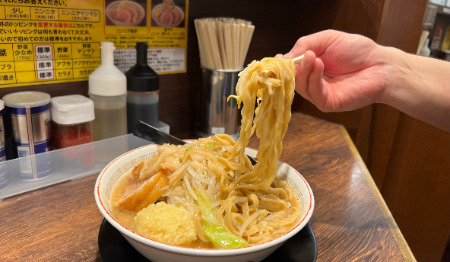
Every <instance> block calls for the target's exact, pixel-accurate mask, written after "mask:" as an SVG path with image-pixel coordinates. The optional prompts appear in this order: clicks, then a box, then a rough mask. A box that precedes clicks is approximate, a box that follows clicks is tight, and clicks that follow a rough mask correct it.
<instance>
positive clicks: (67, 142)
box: [51, 95, 95, 149]
mask: <svg viewBox="0 0 450 262" xmlns="http://www.w3.org/2000/svg"><path fill="white" fill-rule="evenodd" d="M51 112H52V120H53V125H52V128H53V141H54V142H53V147H54V148H55V149H61V148H66V147H69V146H76V145H81V144H84V143H89V142H93V141H94V119H95V115H94V103H93V102H92V100H91V99H89V98H87V97H84V96H82V95H67V96H58V97H54V98H52V111H51Z"/></svg>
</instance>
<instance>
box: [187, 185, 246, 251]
mask: <svg viewBox="0 0 450 262" xmlns="http://www.w3.org/2000/svg"><path fill="white" fill-rule="evenodd" d="M196 194H197V197H198V206H199V207H200V209H201V210H202V227H203V230H204V232H205V235H206V236H207V237H208V238H209V240H210V241H211V243H213V245H214V246H217V247H225V248H237V247H245V246H248V243H247V242H246V241H245V240H244V239H242V238H240V237H239V236H236V235H235V234H233V233H231V232H230V231H229V230H228V229H227V228H226V227H224V226H222V224H220V221H219V219H218V218H217V216H216V212H215V210H214V209H213V208H212V207H211V200H210V199H209V197H208V195H207V194H206V192H204V191H202V190H198V191H197V192H196Z"/></svg>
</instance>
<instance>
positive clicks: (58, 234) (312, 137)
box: [0, 113, 415, 261]
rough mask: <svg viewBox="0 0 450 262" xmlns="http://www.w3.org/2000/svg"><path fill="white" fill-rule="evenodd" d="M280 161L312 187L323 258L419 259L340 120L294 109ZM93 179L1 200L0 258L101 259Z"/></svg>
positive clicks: (314, 220) (313, 224) (313, 221)
mask: <svg viewBox="0 0 450 262" xmlns="http://www.w3.org/2000/svg"><path fill="white" fill-rule="evenodd" d="M253 142H254V141H252V143H251V145H250V146H252V145H253V146H254V145H255V144H254V143H253ZM281 160H282V161H284V162H287V163H288V164H290V165H291V166H293V167H294V168H296V169H297V170H299V171H300V172H301V173H302V174H303V176H304V177H305V178H306V179H307V181H308V182H309V183H310V185H311V187H312V189H313V193H314V196H315V200H316V206H315V210H314V213H313V216H312V219H311V221H310V225H311V227H312V228H313V230H314V232H315V235H316V239H317V244H318V258H317V261H415V259H414V256H413V255H412V253H411V251H410V249H409V247H408V245H407V243H406V242H405V240H404V238H403V236H402V234H401V233H400V231H399V229H398V227H397V225H396V223H395V221H394V219H393V218H392V215H391V213H390V212H389V210H388V208H387V206H386V204H385V202H384V201H383V198H382V197H381V195H380V193H379V191H378V189H377V188H376V186H375V184H374V182H373V180H372V178H371V176H370V174H369V172H368V170H367V169H366V166H365V165H364V163H363V162H362V160H361V158H360V156H359V154H358V152H357V150H356V149H355V147H354V145H353V143H352V141H351V140H350V138H349V136H348V134H347V132H346V130H345V129H344V128H343V127H342V126H340V125H336V124H332V123H329V122H326V121H322V120H319V119H316V118H312V117H310V116H307V115H303V114H300V113H295V114H294V115H293V117H292V120H291V123H290V126H289V130H288V133H287V134H286V137H285V139H284V148H283V153H282V156H281ZM95 180H96V176H90V177H86V178H82V179H79V180H75V181H70V182H65V183H62V184H58V185H54V186H51V187H48V188H44V189H39V190H35V191H33V192H29V193H25V194H22V195H18V196H15V197H11V198H9V199H5V200H3V201H0V232H1V238H0V261H101V257H100V254H99V251H98V244H97V236H98V230H99V227H100V224H101V221H102V215H101V214H100V212H99V211H98V209H97V206H96V204H95V201H94V183H95Z"/></svg>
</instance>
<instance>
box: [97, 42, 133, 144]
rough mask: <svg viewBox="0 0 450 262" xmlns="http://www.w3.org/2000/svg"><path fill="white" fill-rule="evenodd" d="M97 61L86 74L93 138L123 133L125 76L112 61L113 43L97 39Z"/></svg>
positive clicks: (99, 138) (124, 123) (125, 93)
mask: <svg viewBox="0 0 450 262" xmlns="http://www.w3.org/2000/svg"><path fill="white" fill-rule="evenodd" d="M100 48H101V64H100V66H99V67H97V68H96V69H95V70H94V71H93V72H92V73H91V74H90V75H89V97H90V98H91V99H92V101H93V102H94V111H95V120H94V126H95V129H94V139H95V140H96V141H97V140H101V139H105V138H110V137H115V136H120V135H125V134H127V108H126V103H127V101H126V96H127V80H126V77H125V75H124V74H123V73H122V72H121V71H120V70H119V69H118V68H117V67H116V66H115V65H114V49H115V47H114V43H113V42H101V46H100Z"/></svg>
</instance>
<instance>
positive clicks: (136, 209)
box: [94, 58, 314, 262]
mask: <svg viewBox="0 0 450 262" xmlns="http://www.w3.org/2000/svg"><path fill="white" fill-rule="evenodd" d="M294 88H295V66H294V64H293V61H291V60H288V59H282V58H264V59H262V60H261V61H254V62H252V63H251V64H249V65H248V67H247V68H246V69H244V70H243V71H242V72H241V73H240V74H239V80H238V83H237V86H236V95H235V96H231V97H230V98H234V99H236V101H237V103H238V106H241V105H242V108H241V116H242V121H241V129H240V135H239V138H238V139H237V141H235V140H233V139H232V138H231V137H230V136H229V135H227V134H216V135H214V136H213V137H206V138H199V139H198V140H192V141H190V143H186V144H184V145H170V144H164V145H160V146H158V145H154V144H153V145H148V146H144V147H140V148H137V149H135V150H132V151H129V152H127V153H125V154H123V155H121V156H119V157H118V158H116V159H115V160H113V161H112V162H111V163H110V164H108V165H107V166H106V167H105V168H104V169H103V170H102V172H101V173H100V174H99V176H98V178H97V181H96V185H95V190H94V192H95V200H96V203H97V206H98V208H99V210H100V212H101V213H102V214H103V216H104V217H105V219H106V220H107V221H108V222H109V223H110V224H111V225H112V226H113V227H115V228H116V229H117V230H118V231H119V232H120V233H121V234H122V235H123V236H124V237H125V239H127V241H128V242H129V243H130V244H131V245H132V246H133V247H134V248H135V249H136V250H137V251H138V252H140V253H141V254H143V255H144V256H145V257H147V258H148V259H150V260H151V261H183V262H187V261H260V260H263V259H264V258H266V257H267V256H269V255H270V254H271V253H272V252H274V251H275V250H276V249H277V248H278V247H280V246H281V245H282V244H283V243H284V242H286V241H287V240H289V239H290V238H291V237H293V236H294V235H295V234H297V233H298V232H299V231H300V230H301V229H302V228H303V227H304V226H305V225H306V224H307V223H308V221H309V219H310V218H311V216H312V213H313V210H314V196H313V193H312V190H311V188H310V186H309V185H308V183H307V182H306V180H305V178H304V177H303V176H302V175H301V174H300V173H299V172H298V171H297V170H295V169H294V168H292V167H290V166H289V165H288V164H286V163H281V162H279V161H278V160H279V157H280V154H281V151H282V140H283V137H284V135H285V133H286V130H287V127H288V123H289V120H290V117H291V104H292V101H293V98H294ZM255 101H257V103H255ZM255 106H257V108H255ZM267 127H274V128H267ZM253 133H255V134H256V137H257V138H259V147H258V150H253V149H250V148H247V145H248V142H249V139H250V137H251V136H252V134H253ZM248 156H251V157H254V158H256V159H257V160H258V162H257V163H256V164H253V163H252V162H251V161H250V159H249V157H248Z"/></svg>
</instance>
